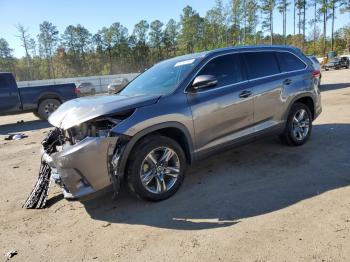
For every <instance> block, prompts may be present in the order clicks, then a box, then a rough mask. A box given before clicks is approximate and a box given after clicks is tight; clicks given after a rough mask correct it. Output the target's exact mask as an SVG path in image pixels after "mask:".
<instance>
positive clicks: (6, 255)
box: [5, 250, 18, 260]
mask: <svg viewBox="0 0 350 262" xmlns="http://www.w3.org/2000/svg"><path fill="white" fill-rule="evenodd" d="M17 254H18V252H17V250H10V251H9V252H7V253H6V254H5V258H6V260H9V259H10V258H12V257H14V256H15V255H17Z"/></svg>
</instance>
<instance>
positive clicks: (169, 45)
mask: <svg viewBox="0 0 350 262" xmlns="http://www.w3.org/2000/svg"><path fill="white" fill-rule="evenodd" d="M178 35H179V24H178V23H177V22H176V21H175V20H174V19H170V20H169V21H168V23H167V24H166V26H165V30H164V37H163V43H164V48H165V52H166V57H170V56H175V55H176V51H177V44H178V41H177V39H178Z"/></svg>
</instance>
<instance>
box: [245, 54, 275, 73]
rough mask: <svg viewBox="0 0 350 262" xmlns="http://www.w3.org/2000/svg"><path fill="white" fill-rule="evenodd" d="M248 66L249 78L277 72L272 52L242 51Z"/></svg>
mask: <svg viewBox="0 0 350 262" xmlns="http://www.w3.org/2000/svg"><path fill="white" fill-rule="evenodd" d="M243 56H244V59H245V62H246V64H247V67H248V73H249V79H254V78H259V77H264V76H269V75H275V74H279V73H280V70H279V66H278V63H277V59H276V56H275V54H274V52H264V51H263V52H251V53H250V52H248V53H243Z"/></svg>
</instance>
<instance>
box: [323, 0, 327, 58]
mask: <svg viewBox="0 0 350 262" xmlns="http://www.w3.org/2000/svg"><path fill="white" fill-rule="evenodd" d="M323 5H324V10H323V56H326V45H327V38H326V34H327V0H324V1H323Z"/></svg>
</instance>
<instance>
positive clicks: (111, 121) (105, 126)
mask: <svg viewBox="0 0 350 262" xmlns="http://www.w3.org/2000/svg"><path fill="white" fill-rule="evenodd" d="M121 121H122V120H119V119H115V118H111V117H101V118H97V119H94V120H92V121H88V122H86V123H82V124H80V125H78V126H74V127H72V128H70V129H68V130H67V134H68V137H69V138H68V139H69V140H70V142H71V144H75V143H77V142H79V141H81V140H83V139H84V138H86V137H108V136H109V131H110V130H111V129H112V128H113V127H114V126H116V125H117V124H118V123H120V122H121Z"/></svg>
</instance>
